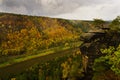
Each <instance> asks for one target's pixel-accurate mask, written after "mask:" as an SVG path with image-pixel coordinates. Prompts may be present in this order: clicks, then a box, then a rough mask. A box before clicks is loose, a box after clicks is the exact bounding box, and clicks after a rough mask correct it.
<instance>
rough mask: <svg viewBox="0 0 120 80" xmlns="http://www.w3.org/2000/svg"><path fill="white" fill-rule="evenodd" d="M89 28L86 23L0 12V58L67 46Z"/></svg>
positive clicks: (88, 24) (89, 23)
mask: <svg viewBox="0 0 120 80" xmlns="http://www.w3.org/2000/svg"><path fill="white" fill-rule="evenodd" d="M90 26H91V22H88V21H77V20H76V21H75V20H64V19H56V18H49V17H38V16H27V15H18V14H10V13H0V55H18V54H24V53H29V52H31V51H37V50H42V49H48V48H51V47H55V46H60V45H65V44H69V43H71V42H74V41H78V39H79V36H80V34H81V33H82V32H85V31H87V30H88V29H90V28H91V27H90ZM31 53H32V52H31Z"/></svg>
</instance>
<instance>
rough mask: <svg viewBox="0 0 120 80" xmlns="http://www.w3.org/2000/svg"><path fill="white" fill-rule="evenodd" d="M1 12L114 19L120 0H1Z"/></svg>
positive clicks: (68, 17) (118, 11)
mask: <svg viewBox="0 0 120 80" xmlns="http://www.w3.org/2000/svg"><path fill="white" fill-rule="evenodd" d="M0 12H9V13H17V14H26V15H33V16H48V17H55V18H65V19H77V20H92V19H94V18H99V19H103V20H113V19H115V18H116V17H117V16H119V15H120V0H0Z"/></svg>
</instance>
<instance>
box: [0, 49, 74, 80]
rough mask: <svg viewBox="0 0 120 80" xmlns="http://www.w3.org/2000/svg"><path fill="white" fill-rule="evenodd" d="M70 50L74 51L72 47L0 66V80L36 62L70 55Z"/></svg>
mask: <svg viewBox="0 0 120 80" xmlns="http://www.w3.org/2000/svg"><path fill="white" fill-rule="evenodd" d="M72 52H74V49H68V50H64V51H60V52H57V53H54V54H50V55H46V56H42V57H38V58H34V59H30V60H27V61H23V62H20V63H16V64H14V65H9V66H6V67H3V68H0V80H1V78H2V79H5V78H7V77H9V76H10V75H15V74H19V73H21V72H23V71H25V70H26V69H27V68H29V67H31V66H34V65H35V64H37V63H40V62H46V61H49V60H52V59H54V58H56V57H63V56H65V55H70V54H72Z"/></svg>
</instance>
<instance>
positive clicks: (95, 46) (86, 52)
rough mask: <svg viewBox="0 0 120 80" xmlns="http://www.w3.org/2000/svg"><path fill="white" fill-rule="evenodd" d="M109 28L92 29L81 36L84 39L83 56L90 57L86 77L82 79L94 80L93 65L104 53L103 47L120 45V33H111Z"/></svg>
mask: <svg viewBox="0 0 120 80" xmlns="http://www.w3.org/2000/svg"><path fill="white" fill-rule="evenodd" d="M109 30H110V29H109V28H101V29H99V30H90V31H88V32H87V33H84V34H83V35H82V36H81V41H83V44H82V45H81V46H80V51H81V53H82V55H83V57H86V56H87V57H88V61H87V62H88V63H87V67H86V69H85V70H86V72H85V77H84V78H83V79H82V80H92V76H93V74H92V73H93V70H92V66H93V63H94V60H95V59H96V58H98V57H100V56H102V55H103V54H102V53H101V51H100V49H101V48H102V49H104V48H108V47H109V46H114V47H117V46H118V45H119V43H120V38H119V35H120V33H119V34H118V33H110V31H109ZM85 63H86V62H85ZM83 64H84V62H83Z"/></svg>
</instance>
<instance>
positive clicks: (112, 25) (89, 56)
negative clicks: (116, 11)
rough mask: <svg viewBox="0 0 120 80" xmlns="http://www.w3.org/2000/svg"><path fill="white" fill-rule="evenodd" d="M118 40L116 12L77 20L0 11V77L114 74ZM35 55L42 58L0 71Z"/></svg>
mask: <svg viewBox="0 0 120 80" xmlns="http://www.w3.org/2000/svg"><path fill="white" fill-rule="evenodd" d="M119 44H120V16H118V17H117V18H115V19H114V20H113V21H104V20H102V19H94V20H93V21H82V20H65V19H57V18H49V17H38V16H27V15H18V14H10V13H0V79H1V80H120V45H119ZM65 50H67V51H68V52H65ZM51 53H52V54H51ZM54 53H56V54H60V55H62V54H63V55H62V56H60V55H59V56H57V55H54ZM41 55H42V56H41ZM49 55H51V57H48V58H49V59H48V58H46V57H47V56H49ZM45 56H46V57H45ZM37 57H38V58H39V57H40V58H42V57H43V61H37V60H36V62H37V63H35V64H33V65H32V66H29V67H28V68H26V69H25V70H23V71H22V69H21V72H20V73H17V72H16V73H17V74H14V73H13V74H9V75H7V74H6V75H4V77H2V75H1V73H2V72H1V71H2V69H4V70H3V71H5V68H7V67H9V66H11V65H17V64H19V63H20V62H21V64H22V62H25V61H29V60H31V59H34V58H37ZM29 64H30V63H29ZM26 65H27V64H26ZM11 69H12V68H11ZM14 71H15V70H14ZM6 72H7V71H6Z"/></svg>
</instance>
